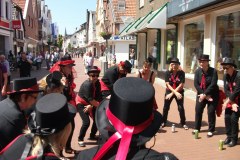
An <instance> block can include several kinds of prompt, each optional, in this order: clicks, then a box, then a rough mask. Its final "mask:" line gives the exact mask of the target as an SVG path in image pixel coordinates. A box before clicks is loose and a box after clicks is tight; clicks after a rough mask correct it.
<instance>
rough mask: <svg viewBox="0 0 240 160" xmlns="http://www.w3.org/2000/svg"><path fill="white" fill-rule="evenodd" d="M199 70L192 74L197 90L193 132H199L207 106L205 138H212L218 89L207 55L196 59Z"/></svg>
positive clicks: (215, 74)
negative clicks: (206, 131)
mask: <svg viewBox="0 0 240 160" xmlns="http://www.w3.org/2000/svg"><path fill="white" fill-rule="evenodd" d="M198 61H199V68H198V69H197V70H196V71H195V74H194V87H195V88H196V90H197V97H196V106H195V130H194V131H193V132H192V133H193V134H195V132H196V131H197V130H198V131H199V132H200V130H201V125H202V115H203V111H204V108H205V107H206V105H207V110H208V125H209V127H208V133H207V137H212V136H213V133H214V131H215V125H216V108H217V105H218V100H219V97H218V94H216V93H219V87H218V84H217V81H218V75H217V70H216V69H214V68H212V67H210V65H209V61H210V59H209V55H205V54H202V55H200V57H199V58H198Z"/></svg>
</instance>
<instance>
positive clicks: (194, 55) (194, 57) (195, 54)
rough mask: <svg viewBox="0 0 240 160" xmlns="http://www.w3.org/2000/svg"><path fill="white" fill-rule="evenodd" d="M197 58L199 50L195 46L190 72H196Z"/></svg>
mask: <svg viewBox="0 0 240 160" xmlns="http://www.w3.org/2000/svg"><path fill="white" fill-rule="evenodd" d="M197 58H198V51H197V48H194V50H193V53H192V64H191V71H190V73H194V71H195V69H196V67H197Z"/></svg>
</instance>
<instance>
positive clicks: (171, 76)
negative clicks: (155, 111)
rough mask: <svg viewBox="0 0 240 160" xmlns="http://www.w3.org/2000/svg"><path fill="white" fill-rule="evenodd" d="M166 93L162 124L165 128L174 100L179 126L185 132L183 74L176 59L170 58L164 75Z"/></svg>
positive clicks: (186, 128) (186, 127)
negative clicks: (178, 116)
mask: <svg viewBox="0 0 240 160" xmlns="http://www.w3.org/2000/svg"><path fill="white" fill-rule="evenodd" d="M165 83H166V86H167V87H166V92H165V99H164V106H163V124H162V127H165V126H166V124H167V117H168V111H169V109H170V105H171V103H172V100H173V99H175V100H176V102H177V106H178V111H179V115H180V124H181V125H182V127H183V128H184V129H185V130H188V126H187V125H186V116H185V110H184V89H183V87H184V83H185V72H184V71H183V70H182V69H181V67H180V62H179V59H178V58H175V57H174V58H171V60H170V65H169V70H168V71H166V73H165Z"/></svg>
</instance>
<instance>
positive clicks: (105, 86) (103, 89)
mask: <svg viewBox="0 0 240 160" xmlns="http://www.w3.org/2000/svg"><path fill="white" fill-rule="evenodd" d="M99 82H100V84H101V91H109V88H108V86H107V85H106V84H105V83H104V82H103V81H102V80H100V81H99Z"/></svg>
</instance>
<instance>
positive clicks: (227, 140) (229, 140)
mask: <svg viewBox="0 0 240 160" xmlns="http://www.w3.org/2000/svg"><path fill="white" fill-rule="evenodd" d="M230 142H231V138H228V137H227V138H226V139H225V141H224V145H227V144H229V143H230Z"/></svg>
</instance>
